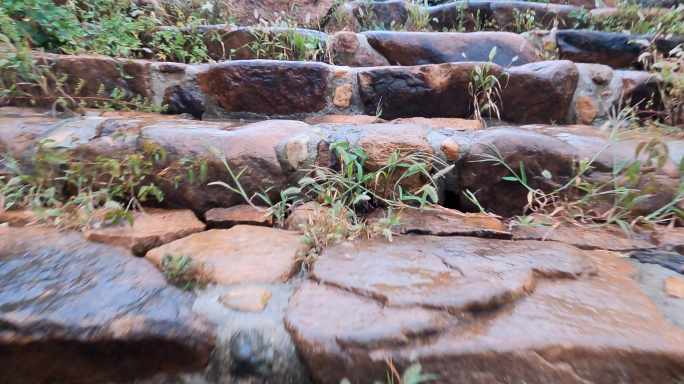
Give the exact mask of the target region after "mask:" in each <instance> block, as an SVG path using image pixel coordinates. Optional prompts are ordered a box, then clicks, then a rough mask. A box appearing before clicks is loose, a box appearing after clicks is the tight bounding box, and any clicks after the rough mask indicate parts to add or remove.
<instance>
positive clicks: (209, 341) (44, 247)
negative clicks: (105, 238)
mask: <svg viewBox="0 0 684 384" xmlns="http://www.w3.org/2000/svg"><path fill="white" fill-rule="evenodd" d="M193 302H194V297H193V296H192V295H190V294H188V293H184V292H183V291H181V290H180V289H177V288H175V287H172V286H170V285H169V284H167V283H166V281H165V280H164V277H163V276H162V275H161V274H160V273H159V272H158V271H157V270H156V269H155V268H154V267H153V266H152V265H150V263H148V262H147V261H146V260H142V259H140V258H137V257H134V256H132V255H131V254H130V253H128V252H127V251H124V250H122V249H120V248H117V247H112V246H108V245H104V244H97V243H91V242H88V241H86V240H85V238H83V236H82V235H81V234H79V233H76V232H70V231H62V232H54V231H52V230H49V229H42V228H16V229H14V228H6V229H0V324H2V325H0V355H1V356H2V358H0V382H3V383H75V384H96V383H109V382H132V381H136V380H142V379H148V378H151V377H153V376H154V375H157V374H168V375H174V374H176V373H181V372H186V371H193V370H198V369H202V368H203V367H204V366H206V364H207V363H208V361H209V355H210V354H211V351H212V349H213V347H214V339H215V331H214V329H213V326H212V325H211V324H209V323H207V322H205V321H203V320H201V319H200V318H199V317H197V316H196V315H194V314H193V313H192V305H193Z"/></svg>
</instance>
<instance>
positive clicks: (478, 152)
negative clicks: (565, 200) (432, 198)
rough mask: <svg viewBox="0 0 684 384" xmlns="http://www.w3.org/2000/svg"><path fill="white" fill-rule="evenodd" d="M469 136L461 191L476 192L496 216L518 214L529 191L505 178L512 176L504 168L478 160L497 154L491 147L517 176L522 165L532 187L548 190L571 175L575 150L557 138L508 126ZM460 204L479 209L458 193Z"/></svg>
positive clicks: (565, 180) (550, 190) (575, 156)
mask: <svg viewBox="0 0 684 384" xmlns="http://www.w3.org/2000/svg"><path fill="white" fill-rule="evenodd" d="M472 135H473V142H472V144H471V146H470V153H469V154H468V157H467V159H466V161H465V162H464V165H463V170H462V171H461V186H460V190H461V191H466V190H468V191H470V192H473V193H475V196H476V197H477V199H478V200H479V202H480V204H481V205H482V206H483V207H485V208H486V209H488V210H491V211H492V212H495V213H496V214H498V215H501V216H504V217H511V216H516V215H521V214H522V213H523V208H524V207H525V206H526V205H527V203H528V202H527V194H528V192H529V190H528V189H527V188H525V187H524V186H523V185H522V184H520V183H519V182H517V181H508V180H504V179H503V178H504V177H507V176H511V174H510V172H509V171H508V169H506V168H505V167H503V166H494V163H492V162H480V161H481V160H483V159H485V156H484V155H486V154H489V155H493V156H495V155H496V154H495V153H494V151H493V150H492V148H491V147H490V146H493V147H495V148H496V149H497V150H498V151H499V153H500V154H501V156H502V158H503V160H504V161H505V162H506V164H508V165H509V166H511V167H512V168H513V169H514V170H515V171H516V173H518V175H519V174H520V168H521V165H522V167H523V168H524V170H525V174H526V176H527V184H528V186H529V187H530V188H532V189H541V190H542V191H544V192H547V193H549V192H552V191H554V190H556V189H558V188H560V187H562V186H563V185H565V184H566V183H567V182H568V181H569V180H570V179H571V178H572V177H573V176H574V173H573V172H574V170H575V168H574V166H575V165H576V162H577V161H578V156H577V154H578V153H577V149H576V148H575V147H574V146H572V145H570V144H568V143H565V142H563V141H561V140H559V139H557V138H554V137H550V136H546V135H543V134H540V133H536V132H533V131H521V130H515V129H508V128H499V129H492V130H485V131H481V132H479V133H475V134H472ZM544 171H548V172H550V174H551V178H550V179H549V178H546V177H544V176H543V175H542V173H543V172H544ZM461 204H462V205H463V207H468V209H469V210H471V211H473V210H474V211H477V210H478V209H477V207H475V206H473V204H472V203H471V202H470V201H469V200H468V199H467V198H466V197H465V196H461Z"/></svg>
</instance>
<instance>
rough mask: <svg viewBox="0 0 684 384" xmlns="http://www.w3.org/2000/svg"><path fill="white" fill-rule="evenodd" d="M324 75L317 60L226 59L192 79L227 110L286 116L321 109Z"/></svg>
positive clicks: (323, 104)
mask: <svg viewBox="0 0 684 384" xmlns="http://www.w3.org/2000/svg"><path fill="white" fill-rule="evenodd" d="M328 75H329V69H328V66H327V65H325V64H321V63H312V62H286V61H279V62H275V61H274V62H266V61H227V62H224V63H221V64H215V65H212V66H211V67H209V68H207V69H205V70H203V71H201V72H200V73H198V74H197V78H196V81H197V84H199V86H200V88H201V89H202V91H203V92H205V93H207V94H209V95H210V96H212V97H214V98H216V99H217V100H218V102H219V105H220V106H221V107H222V108H225V109H227V110H228V111H231V112H253V113H263V114H266V115H289V114H294V113H306V112H318V111H320V110H322V109H323V108H325V105H326V100H325V92H326V87H327V85H328Z"/></svg>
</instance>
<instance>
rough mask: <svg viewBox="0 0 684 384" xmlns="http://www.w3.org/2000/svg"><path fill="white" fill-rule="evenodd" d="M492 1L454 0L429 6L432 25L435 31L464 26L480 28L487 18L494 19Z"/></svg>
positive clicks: (470, 28) (471, 28)
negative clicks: (491, 7)
mask: <svg viewBox="0 0 684 384" xmlns="http://www.w3.org/2000/svg"><path fill="white" fill-rule="evenodd" d="M490 4H491V2H490V1H454V2H447V3H445V4H439V5H436V6H432V7H428V12H430V18H431V19H432V20H431V21H430V25H431V26H432V29H433V30H435V31H443V30H445V29H446V30H451V29H456V30H460V28H464V29H465V30H466V31H473V30H479V27H480V26H482V25H484V24H485V22H486V21H487V20H491V19H492V12H491V9H490V7H489V6H490Z"/></svg>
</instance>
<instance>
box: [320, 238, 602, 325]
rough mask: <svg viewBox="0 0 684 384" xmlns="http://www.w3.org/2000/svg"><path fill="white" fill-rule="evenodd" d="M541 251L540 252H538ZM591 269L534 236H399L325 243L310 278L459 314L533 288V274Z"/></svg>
mask: <svg viewBox="0 0 684 384" xmlns="http://www.w3.org/2000/svg"><path fill="white" fill-rule="evenodd" d="M543 255H544V256H546V257H542V256H543ZM592 272H593V266H592V264H591V263H590V262H589V260H588V259H586V258H585V257H584V255H583V254H582V252H581V251H579V250H577V249H575V248H572V247H570V246H566V245H562V244H554V245H553V246H552V247H549V246H548V245H546V244H543V243H540V242H525V243H517V242H510V241H503V240H498V241H492V240H490V241H487V240H481V239H477V238H470V237H453V238H451V237H450V238H436V237H427V236H425V237H423V236H421V237H399V238H395V239H394V242H393V243H391V244H389V243H387V242H383V241H359V242H358V243H357V244H356V245H351V244H350V243H345V244H342V245H339V246H334V247H330V248H327V249H326V250H325V251H324V253H323V255H321V259H320V260H319V261H318V262H316V264H315V266H314V269H313V278H314V279H315V280H316V281H318V282H321V283H326V284H329V285H332V286H336V287H340V288H343V289H345V290H349V291H352V292H356V293H359V294H362V295H365V296H368V297H373V298H375V299H376V300H379V301H381V302H383V303H384V304H385V305H388V306H393V307H396V306H398V307H405V306H422V307H425V308H434V309H443V310H446V311H447V312H450V313H453V314H456V315H461V314H463V313H465V312H473V311H479V310H485V309H492V308H497V307H499V306H502V305H504V304H507V303H510V302H512V301H514V300H516V299H518V298H520V297H522V296H524V295H526V294H527V293H529V292H531V291H532V290H533V289H534V285H535V283H536V280H535V275H537V276H545V277H576V276H582V275H586V274H590V273H592Z"/></svg>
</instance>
